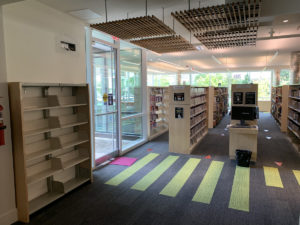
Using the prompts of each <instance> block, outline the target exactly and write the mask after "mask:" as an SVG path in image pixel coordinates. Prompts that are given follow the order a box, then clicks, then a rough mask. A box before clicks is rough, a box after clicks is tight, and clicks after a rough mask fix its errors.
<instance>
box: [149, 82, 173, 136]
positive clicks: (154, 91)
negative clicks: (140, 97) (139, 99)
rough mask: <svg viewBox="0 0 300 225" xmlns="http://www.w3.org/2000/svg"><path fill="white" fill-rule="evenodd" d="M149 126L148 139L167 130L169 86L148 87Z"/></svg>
mask: <svg viewBox="0 0 300 225" xmlns="http://www.w3.org/2000/svg"><path fill="white" fill-rule="evenodd" d="M147 90H148V108H149V117H148V118H149V121H148V124H149V128H148V133H149V136H148V139H149V140H152V139H153V138H156V137H158V136H159V135H161V134H163V133H165V132H167V131H168V130H169V128H168V110H169V88H168V87H148V89H147Z"/></svg>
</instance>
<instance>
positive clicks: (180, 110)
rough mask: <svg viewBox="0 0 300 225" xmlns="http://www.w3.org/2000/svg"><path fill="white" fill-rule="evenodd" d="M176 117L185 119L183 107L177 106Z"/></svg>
mask: <svg viewBox="0 0 300 225" xmlns="http://www.w3.org/2000/svg"><path fill="white" fill-rule="evenodd" d="M175 119H183V108H182V107H175Z"/></svg>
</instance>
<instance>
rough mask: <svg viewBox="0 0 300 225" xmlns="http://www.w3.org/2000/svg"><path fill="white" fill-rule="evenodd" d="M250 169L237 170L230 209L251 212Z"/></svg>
mask: <svg viewBox="0 0 300 225" xmlns="http://www.w3.org/2000/svg"><path fill="white" fill-rule="evenodd" d="M249 192H250V168H249V167H239V166H237V167H236V169H235V174H234V178H233V184H232V189H231V195H230V201H229V208H231V209H236V210H241V211H245V212H249Z"/></svg>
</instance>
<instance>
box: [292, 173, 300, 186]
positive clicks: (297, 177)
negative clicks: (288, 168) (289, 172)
mask: <svg viewBox="0 0 300 225" xmlns="http://www.w3.org/2000/svg"><path fill="white" fill-rule="evenodd" d="M293 173H294V175H295V177H296V180H297V181H298V184H299V185H300V170H293Z"/></svg>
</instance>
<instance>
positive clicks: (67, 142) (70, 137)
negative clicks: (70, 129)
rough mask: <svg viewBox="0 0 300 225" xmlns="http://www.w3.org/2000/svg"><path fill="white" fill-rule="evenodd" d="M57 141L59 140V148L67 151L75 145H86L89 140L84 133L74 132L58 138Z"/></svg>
mask: <svg viewBox="0 0 300 225" xmlns="http://www.w3.org/2000/svg"><path fill="white" fill-rule="evenodd" d="M59 140H60V145H61V148H62V149H67V148H71V147H73V146H76V145H80V144H83V143H86V142H88V141H89V138H88V136H87V135H86V133H84V132H74V133H71V134H67V135H63V136H61V137H59Z"/></svg>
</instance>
